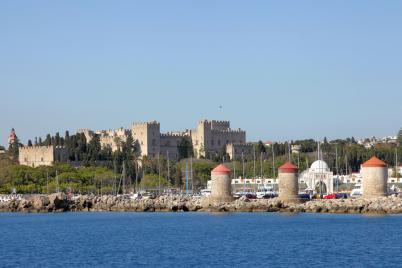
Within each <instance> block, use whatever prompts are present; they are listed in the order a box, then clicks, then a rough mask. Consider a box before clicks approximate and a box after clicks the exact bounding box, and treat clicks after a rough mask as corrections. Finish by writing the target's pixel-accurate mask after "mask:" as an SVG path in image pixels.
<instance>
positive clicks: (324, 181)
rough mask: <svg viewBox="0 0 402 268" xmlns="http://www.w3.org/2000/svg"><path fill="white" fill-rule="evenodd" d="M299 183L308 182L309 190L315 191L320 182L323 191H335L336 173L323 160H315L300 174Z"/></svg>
mask: <svg viewBox="0 0 402 268" xmlns="http://www.w3.org/2000/svg"><path fill="white" fill-rule="evenodd" d="M299 183H305V184H307V190H313V191H315V190H316V189H317V188H318V187H319V186H320V184H321V185H322V188H321V190H322V193H323V194H325V193H333V192H334V173H333V172H332V171H331V170H330V169H329V167H328V165H327V163H325V162H324V161H322V160H317V161H315V162H314V163H313V164H312V165H311V167H310V168H309V169H307V170H305V171H303V172H302V173H301V174H300V176H299Z"/></svg>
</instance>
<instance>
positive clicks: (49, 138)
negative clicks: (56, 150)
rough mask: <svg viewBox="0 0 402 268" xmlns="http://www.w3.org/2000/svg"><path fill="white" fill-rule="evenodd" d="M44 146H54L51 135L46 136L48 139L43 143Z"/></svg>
mask: <svg viewBox="0 0 402 268" xmlns="http://www.w3.org/2000/svg"><path fill="white" fill-rule="evenodd" d="M43 145H45V146H50V145H52V137H51V136H50V134H47V135H46V139H45V141H44V142H43Z"/></svg>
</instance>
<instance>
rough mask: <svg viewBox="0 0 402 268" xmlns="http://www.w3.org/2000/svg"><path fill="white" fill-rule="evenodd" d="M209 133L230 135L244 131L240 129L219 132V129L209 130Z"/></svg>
mask: <svg viewBox="0 0 402 268" xmlns="http://www.w3.org/2000/svg"><path fill="white" fill-rule="evenodd" d="M211 132H212V133H222V134H223V133H225V134H226V133H227V134H230V133H242V134H243V133H246V131H244V130H241V129H227V130H220V129H212V130H211Z"/></svg>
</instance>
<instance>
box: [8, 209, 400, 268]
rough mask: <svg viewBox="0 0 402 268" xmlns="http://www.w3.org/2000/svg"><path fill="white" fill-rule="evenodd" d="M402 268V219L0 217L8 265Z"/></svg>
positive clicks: (245, 215)
mask: <svg viewBox="0 0 402 268" xmlns="http://www.w3.org/2000/svg"><path fill="white" fill-rule="evenodd" d="M341 266H348V267H402V216H363V215H332V214H294V215H292V214H276V213H236V214H230V213H222V214H219V213H218V214H210V213H64V214H9V213H0V267H341Z"/></svg>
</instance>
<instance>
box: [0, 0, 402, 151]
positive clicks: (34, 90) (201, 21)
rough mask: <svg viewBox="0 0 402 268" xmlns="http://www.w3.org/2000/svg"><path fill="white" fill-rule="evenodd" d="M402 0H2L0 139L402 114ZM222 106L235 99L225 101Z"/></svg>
mask: <svg viewBox="0 0 402 268" xmlns="http://www.w3.org/2000/svg"><path fill="white" fill-rule="evenodd" d="M401 14H402V2H401V1H233V0H230V1H229V0H228V1H224V0H222V1H216V0H210V1H207V0H203V1H184V0H183V1H141V2H140V1H99V0H98V1H1V2H0V40H1V41H0V99H1V105H0V144H3V145H4V144H6V140H7V135H8V133H9V130H10V128H11V127H15V128H16V130H17V134H18V135H19V137H20V138H21V139H22V141H23V142H26V141H27V139H28V138H33V137H35V136H44V135H45V134H46V133H48V132H51V133H55V132H57V131H59V132H61V133H64V131H65V130H66V129H69V130H70V131H72V132H74V131H75V130H76V129H78V128H83V127H86V128H91V129H109V128H117V127H120V126H124V127H129V126H130V124H131V123H132V122H133V121H147V120H151V119H156V120H158V121H160V122H161V128H162V130H163V131H169V130H181V129H186V128H192V127H194V126H195V124H196V122H197V121H198V120H199V119H203V118H208V119H227V120H231V122H232V126H233V127H234V128H238V127H241V128H243V129H246V130H247V132H248V139H249V140H258V139H262V140H289V139H297V138H310V137H311V138H315V139H321V138H323V137H325V136H326V137H329V138H337V137H349V136H355V137H366V136H372V135H375V136H385V135H393V134H395V133H396V132H397V130H398V129H399V128H400V127H402V120H401V119H402V51H401V50H402V16H401ZM220 105H222V106H223V109H219V106H220Z"/></svg>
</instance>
